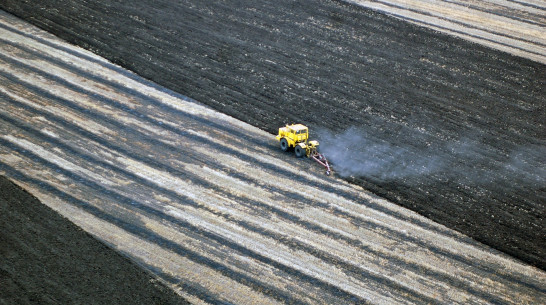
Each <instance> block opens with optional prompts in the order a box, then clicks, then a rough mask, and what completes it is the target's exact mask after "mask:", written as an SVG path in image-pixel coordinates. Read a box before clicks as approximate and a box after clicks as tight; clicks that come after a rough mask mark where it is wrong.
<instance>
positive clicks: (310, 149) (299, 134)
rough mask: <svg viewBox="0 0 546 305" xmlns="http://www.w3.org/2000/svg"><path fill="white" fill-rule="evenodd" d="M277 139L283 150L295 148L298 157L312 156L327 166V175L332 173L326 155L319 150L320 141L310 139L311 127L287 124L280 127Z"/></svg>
mask: <svg viewBox="0 0 546 305" xmlns="http://www.w3.org/2000/svg"><path fill="white" fill-rule="evenodd" d="M276 139H277V140H278V141H279V142H280V145H281V150H282V151H288V150H289V149H290V148H294V152H295V153H296V157H298V158H302V157H304V156H305V157H308V158H311V159H313V160H315V161H317V162H318V163H320V164H321V165H322V166H324V167H326V175H330V171H331V169H330V165H329V164H328V161H327V160H326V157H324V155H322V154H320V153H319V152H318V151H317V148H318V146H319V142H318V141H309V129H308V128H307V126H305V125H302V124H292V125H286V126H285V127H281V128H279V134H278V135H277V136H276Z"/></svg>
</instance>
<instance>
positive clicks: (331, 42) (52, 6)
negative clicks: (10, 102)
mask: <svg viewBox="0 0 546 305" xmlns="http://www.w3.org/2000/svg"><path fill="white" fill-rule="evenodd" d="M354 2H358V3H360V4H362V5H367V6H369V7H372V8H375V9H378V10H381V11H382V12H387V13H389V14H391V15H394V16H396V17H397V18H393V17H391V16H387V15H384V14H380V13H377V12H375V11H371V10H367V9H365V8H362V7H359V6H357V5H350V4H347V3H346V2H340V1H284V0H281V1H258V2H257V1H175V2H173V1H100V2H99V1H83V0H76V1H57V0H56V1H48V0H45V1H11V0H6V1H3V2H2V4H1V8H3V9H5V10H7V11H10V12H12V13H14V14H16V15H18V16H20V17H22V18H24V19H26V20H28V21H30V22H32V23H34V24H35V25H38V26H40V27H41V28H43V29H46V30H48V31H50V32H52V33H54V34H55V35H57V36H59V37H61V38H63V39H65V40H67V41H69V42H71V43H74V44H76V45H79V46H82V47H84V48H86V49H89V50H91V51H93V52H95V53H96V54H99V55H101V56H103V57H105V58H107V59H108V60H109V61H111V62H114V63H117V64H119V65H121V66H123V67H125V68H128V69H129V70H132V71H135V72H136V73H137V74H139V75H141V76H143V77H145V78H147V79H150V80H153V81H154V82H156V83H158V84H160V85H163V86H166V87H168V88H170V89H172V90H174V91H176V92H179V93H181V94H184V95H186V96H189V97H191V98H193V99H195V100H198V101H199V102H202V103H204V104H206V105H208V106H210V107H212V108H213V109H216V110H218V111H220V112H222V113H225V114H228V115H230V116H232V117H235V118H237V119H240V120H242V121H244V122H247V123H249V124H251V125H253V126H256V127H258V128H260V129H262V130H265V131H267V132H269V133H275V132H276V130H277V128H278V127H280V126H283V125H284V124H285V123H292V122H301V123H304V124H307V125H309V126H310V127H311V130H312V132H315V135H317V136H318V139H319V140H320V141H321V145H322V149H323V151H324V152H326V153H327V155H328V157H330V158H331V161H333V163H334V166H335V169H336V170H337V174H338V175H339V176H342V177H344V178H346V179H347V180H348V181H352V183H355V184H357V185H361V186H363V187H365V188H366V189H369V190H371V191H372V192H374V193H375V194H378V195H380V196H382V197H384V198H387V199H389V200H391V201H393V202H396V203H397V204H400V205H402V206H405V207H408V208H410V209H412V210H414V211H416V212H418V213H420V214H422V215H424V216H426V217H428V218H430V219H433V220H435V221H437V222H439V223H442V224H445V225H446V226H448V227H450V228H454V229H456V230H458V231H460V232H462V233H464V234H467V235H469V236H471V237H472V238H474V239H476V240H478V241H480V242H483V243H485V244H488V245H490V246H492V247H494V248H496V249H499V250H501V251H504V252H506V253H508V254H510V255H513V256H515V257H517V258H519V259H521V260H523V261H525V262H528V263H531V264H533V265H535V266H538V267H539V268H542V269H544V268H545V267H546V246H545V242H544V240H545V238H544V237H545V236H546V228H545V226H544V223H545V219H544V216H545V215H546V208H545V205H544V202H545V201H546V198H545V197H546V196H545V187H544V185H545V179H546V178H545V176H546V171H545V168H544V164H545V162H546V161H545V156H546V148H545V147H546V146H545V134H546V133H545V127H544V122H545V121H546V115H545V104H546V100H545V99H546V92H545V88H546V68H545V66H544V64H543V63H544V62H545V60H544V28H545V27H544V26H545V22H544V14H545V7H544V3H543V2H541V1H470V0H461V1H430V2H427V1H413V2H410V1H390V2H389V1H354ZM401 2H404V3H405V4H401ZM411 3H413V4H412V5H410V4H411ZM427 3H428V4H427ZM377 5H381V7H377ZM389 7H390V9H388V8H389ZM442 8H443V9H442ZM455 12H457V14H455ZM450 13H451V14H450ZM398 18H402V19H405V20H409V21H411V22H420V23H421V24H424V25H427V26H431V27H432V28H434V29H438V30H443V31H447V32H449V31H448V30H450V29H451V30H452V31H451V32H453V33H454V34H457V33H458V34H460V35H462V36H464V35H466V37H465V38H468V39H472V40H474V41H478V42H480V43H484V44H488V43H489V45H491V43H494V44H496V45H491V47H498V48H499V49H503V50H505V51H511V52H512V53H514V54H518V55H521V56H526V57H527V58H533V60H534V61H531V60H529V59H525V58H522V57H516V56H513V55H510V54H508V53H504V52H500V51H497V50H494V49H491V48H489V47H485V46H481V45H478V44H476V43H474V42H468V41H465V40H462V39H459V38H456V37H453V36H449V35H444V34H440V33H439V32H436V31H433V30H430V29H427V28H423V27H419V26H417V25H414V24H412V23H407V22H402V21H400V20H399V19H398ZM420 20H421V21H420ZM442 22H443V23H442ZM446 23H447V24H446ZM455 26H457V29H458V30H456V31H454V29H455V28H456V27H455ZM507 29H510V32H507V31H508V30H507ZM476 30H480V32H479V33H476V32H475V31H476ZM465 31H466V32H465ZM455 32H456V33H455ZM465 33H466V34H465ZM463 34H464V35H463ZM495 35H496V36H495ZM508 46H510V49H506V48H507V47H508ZM522 52H524V53H525V54H522ZM245 137H246V136H245V135H244V132H243V133H242V134H241V139H244V138H245ZM263 137H264V139H265V138H267V137H271V136H270V135H266V134H264V135H263ZM238 145H239V146H253V147H257V146H258V147H257V148H259V149H264V147H259V146H263V145H264V143H263V142H261V143H251V142H248V141H245V140H242V142H241V143H239V144H238ZM268 145H274V144H270V143H268ZM267 147H268V148H269V147H270V146H267ZM286 158H289V157H286ZM289 160H290V159H287V160H286V161H287V162H291V161H289Z"/></svg>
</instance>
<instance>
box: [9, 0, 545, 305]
mask: <svg viewBox="0 0 546 305" xmlns="http://www.w3.org/2000/svg"><path fill="white" fill-rule="evenodd" d="M131 3H132V5H128V4H127V5H126V4H123V3H119V2H107V3H102V4H101V5H100V6H94V4H93V3H88V2H84V1H81V2H75V1H71V2H70V3H67V4H66V5H61V6H59V5H56V6H55V7H53V6H51V7H50V8H47V6H48V5H49V4H48V2H47V1H44V2H41V3H40V4H34V3H32V4H28V3H15V2H14V3H11V2H8V3H7V4H5V6H6V7H9V9H10V10H12V11H14V12H18V14H20V15H24V17H25V18H26V19H27V20H31V21H33V22H34V23H36V24H39V25H40V26H42V27H44V28H47V29H48V30H50V31H52V32H54V33H56V34H58V35H59V36H61V37H63V38H65V39H67V40H70V41H73V42H76V43H78V44H81V45H83V46H85V47H88V48H90V49H92V50H93V51H95V52H97V53H99V54H102V55H104V56H106V57H108V58H110V59H111V60H113V61H115V62H118V63H120V64H123V65H125V66H127V67H129V68H131V69H133V70H135V71H137V72H138V73H140V74H142V75H145V76H146V77H148V78H150V79H153V80H155V81H157V82H159V83H161V84H164V85H167V86H169V87H170V88H172V89H175V90H177V91H179V92H183V93H186V94H189V95H190V96H191V97H194V98H197V99H198V100H199V101H201V102H204V103H206V104H208V105H210V106H212V107H214V108H216V109H218V110H221V111H222V112H225V113H228V114H230V115H232V116H234V117H236V118H240V119H242V120H245V121H247V122H249V123H251V124H253V125H256V126H259V127H262V128H263V129H264V130H266V131H269V132H275V129H276V128H277V127H278V126H279V125H282V124H283V123H285V122H288V121H299V122H303V123H306V124H309V125H310V126H311V127H312V129H313V130H320V134H319V136H320V140H321V141H322V145H323V149H324V150H325V151H326V152H327V154H328V155H329V156H331V158H332V159H333V161H334V163H335V164H336V169H337V170H338V171H337V175H338V177H339V176H342V177H344V178H345V179H346V180H349V181H352V182H353V183H355V184H357V185H363V186H365V187H366V188H368V189H371V190H372V191H373V192H375V193H376V194H380V195H382V196H385V197H387V198H390V199H391V200H393V201H395V202H396V203H398V204H402V205H405V206H408V207H410V208H412V209H413V210H416V211H418V212H420V213H422V214H424V215H426V216H428V217H430V218H432V219H435V220H438V221H441V222H442V223H444V224H446V225H448V226H450V227H454V228H456V229H457V230H459V231H461V232H464V233H466V234H469V235H470V236H472V237H474V238H475V239H477V240H480V241H483V242H484V243H486V244H489V245H492V246H494V247H496V248H497V249H500V250H502V251H505V252H507V253H510V254H512V255H514V256H516V257H518V258H520V259H522V260H525V261H527V262H530V263H532V264H535V265H537V266H539V267H542V268H544V241H543V236H544V226H543V222H544V219H543V217H544V214H545V213H544V205H543V202H544V168H543V164H544V155H545V154H544V136H543V132H542V131H543V129H544V126H543V122H544V94H543V90H544V89H543V88H544V86H543V85H544V82H545V76H544V69H543V68H544V66H543V65H542V64H539V63H536V62H532V61H529V60H526V59H521V58H517V57H512V56H510V55H508V54H505V53H501V52H498V51H493V50H491V49H488V48H484V47H480V46H478V45H475V44H470V43H467V42H465V41H462V40H459V39H455V38H451V37H448V36H443V35H439V34H438V33H435V32H432V31H430V30H426V29H422V28H419V27H417V26H413V25H408V24H405V23H401V22H400V21H399V20H395V19H391V18H387V17H385V16H383V15H380V14H376V13H373V12H370V11H366V10H364V9H360V8H358V7H355V6H349V5H346V4H343V3H340V2H329V1H317V2H313V4H312V5H311V4H310V5H308V6H302V5H299V2H289V1H286V2H283V1H276V2H274V3H273V2H271V3H270V5H268V3H266V2H261V4H260V6H256V5H257V4H255V3H254V2H252V5H254V6H252V5H251V4H249V3H246V2H242V1H241V2H237V3H230V4H229V5H228V4H226V5H223V4H222V3H221V2H214V3H206V2H196V3H188V4H187V5H182V4H176V5H175V4H172V3H171V2H164V3H163V2H157V1H155V2H153V3H154V4H153V5H152V2H150V3H147V2H145V1H141V2H138V5H137V6H134V2H131ZM27 5H31V6H34V5H44V6H46V8H45V9H43V10H36V7H35V6H34V8H33V7H27ZM539 9H540V8H536V10H539ZM37 11H39V12H40V13H39V14H37V13H34V12H37ZM83 11H85V12H86V13H85V14H79V13H78V12H83ZM181 16H184V18H182V17H181ZM281 17H282V18H281ZM1 37H3V39H2V43H3V45H2V51H1V53H0V54H1V60H2V63H1V67H2V74H1V77H2V84H3V87H2V97H1V99H0V100H1V101H2V103H3V106H2V113H1V115H2V116H1V118H2V121H1V122H2V130H3V132H2V134H3V137H2V139H1V141H2V142H1V147H2V162H1V165H2V168H1V170H2V173H4V174H6V175H7V176H8V177H10V179H14V180H15V181H17V182H18V183H19V184H21V185H23V186H24V187H25V188H27V189H29V190H30V191H31V192H32V193H33V194H35V195H36V196H38V197H39V198H40V199H42V200H43V201H44V203H46V204H47V205H49V206H51V207H53V208H54V209H56V210H57V211H59V212H60V213H61V214H63V215H65V216H67V217H68V218H69V219H71V220H72V221H74V222H75V223H76V224H78V225H79V226H81V227H82V228H84V229H85V230H86V231H89V232H91V233H92V234H94V235H95V236H97V237H98V238H99V239H101V240H103V241H105V242H107V243H109V244H110V245H112V247H114V248H117V249H118V250H119V251H121V252H123V253H125V254H126V255H128V256H130V257H132V259H134V260H135V261H138V262H139V264H140V265H141V266H143V267H145V268H148V269H149V270H151V271H152V272H154V273H155V274H156V275H158V276H159V277H160V278H161V279H163V280H165V281H166V282H168V283H170V285H171V286H172V287H174V288H175V290H177V291H178V292H179V293H181V294H182V295H184V296H186V297H187V298H188V299H190V301H194V302H205V301H206V302H209V303H214V302H222V301H226V300H229V301H230V302H235V303H261V302H266V303H273V302H292V303H308V302H309V303H320V302H324V303H332V302H336V303H338V302H347V303H352V302H356V303H358V302H366V301H368V302H371V303H386V304H391V303H398V302H399V303H404V302H413V303H423V302H428V303H436V302H439V303H442V302H446V303H457V302H459V303H468V302H472V301H475V302H478V303H495V302H500V303H503V302H508V303H511V302H513V303H516V302H529V303H536V302H542V299H543V298H544V292H545V288H544V287H545V286H544V274H543V272H542V271H539V270H537V269H534V268H531V267H529V266H525V265H522V264H521V263H519V262H518V261H515V260H513V259H512V258H509V257H506V256H504V255H503V254H501V253H498V252H496V251H495V250H492V249H490V248H488V247H484V246H483V245H480V244H478V243H476V242H475V241H473V240H471V239H468V238H466V237H465V236H462V235H460V234H458V233H456V232H453V231H451V230H449V229H447V228H445V227H443V226H440V225H438V224H436V223H434V222H431V221H429V220H427V219H425V218H423V217H421V216H419V215H417V214H414V213H412V212H410V211H408V210H405V209H401V208H399V207H397V206H396V205H394V204H392V203H390V202H388V201H385V200H384V199H380V198H378V197H375V196H373V195H370V194H369V193H367V192H366V191H365V190H364V189H360V188H358V187H357V186H355V185H350V184H347V183H346V182H343V181H341V180H339V179H337V178H335V177H334V178H331V179H330V178H326V177H324V176H323V175H322V172H321V170H320V169H318V168H317V167H316V166H314V165H313V164H310V163H309V162H304V161H297V162H295V163H293V164H292V162H294V160H293V159H291V158H290V157H289V156H286V155H283V154H280V153H279V152H278V149H277V147H276V143H275V142H273V141H272V140H270V139H271V137H272V136H271V135H270V134H267V133H264V132H263V131H260V130H257V129H255V128H254V127H251V126H250V125H246V124H244V123H242V122H240V121H237V120H233V119H232V118H229V117H226V116H224V115H222V114H219V113H214V112H212V111H210V110H207V109H206V108H203V107H201V106H199V105H196V104H194V103H192V102H191V101H188V99H187V98H185V97H184V96H180V95H178V94H174V93H172V92H170V91H168V90H165V89H163V88H161V87H158V86H156V85H154V84H151V83H148V82H146V81H144V80H142V79H140V78H138V77H137V76H135V75H132V74H131V73H129V72H127V71H124V70H122V69H119V67H115V66H112V65H111V64H110V63H107V62H105V61H104V60H102V59H101V58H99V57H96V56H94V55H92V54H89V53H86V52H83V51H82V50H78V49H73V48H72V47H71V46H69V45H66V44H64V43H61V42H59V41H57V40H56V39H54V38H52V37H49V36H48V35H46V34H44V33H40V32H39V31H37V30H36V29H34V28H32V27H28V26H27V25H24V24H22V23H20V22H19V21H17V20H15V19H13V18H11V17H9V16H5V19H4V20H3V22H2V36H1ZM302 109H303V110H302ZM349 127H353V128H349ZM336 134H343V136H341V137H340V136H337V137H336V136H335V135H336ZM339 139H349V140H350V141H339ZM346 152H349V153H346Z"/></svg>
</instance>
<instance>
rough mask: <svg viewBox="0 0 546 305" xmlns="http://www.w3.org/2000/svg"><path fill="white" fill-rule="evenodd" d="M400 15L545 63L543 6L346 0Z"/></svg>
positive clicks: (470, 0)
mask: <svg viewBox="0 0 546 305" xmlns="http://www.w3.org/2000/svg"><path fill="white" fill-rule="evenodd" d="M347 2H350V3H354V4H357V5H360V6H363V7H367V8H371V9H374V10H378V11H380V12H383V13H387V14H389V15H393V16H395V17H398V18H400V19H403V20H406V21H409V22H412V23H415V24H418V25H421V26H424V27H428V28H431V29H434V30H438V31H441V32H444V33H448V34H451V35H454V36H458V37H461V38H463V39H467V40H470V41H473V42H477V43H480V44H482V45H486V46H488V47H491V48H495V49H498V50H501V51H504V52H508V53H511V54H514V55H518V56H522V57H525V58H528V59H531V60H534V61H538V62H540V63H543V64H545V63H546V17H545V16H546V15H545V14H546V6H544V5H543V4H544V3H542V4H541V3H540V2H535V1H532V0H530V1H506V0H488V1H475V0H444V1H434V0H411V1H399V0H349V1H347Z"/></svg>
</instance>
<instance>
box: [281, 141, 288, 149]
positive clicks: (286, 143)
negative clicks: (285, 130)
mask: <svg viewBox="0 0 546 305" xmlns="http://www.w3.org/2000/svg"><path fill="white" fill-rule="evenodd" d="M281 150H282V151H287V150H288V141H287V140H286V139H285V138H282V139H281Z"/></svg>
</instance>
